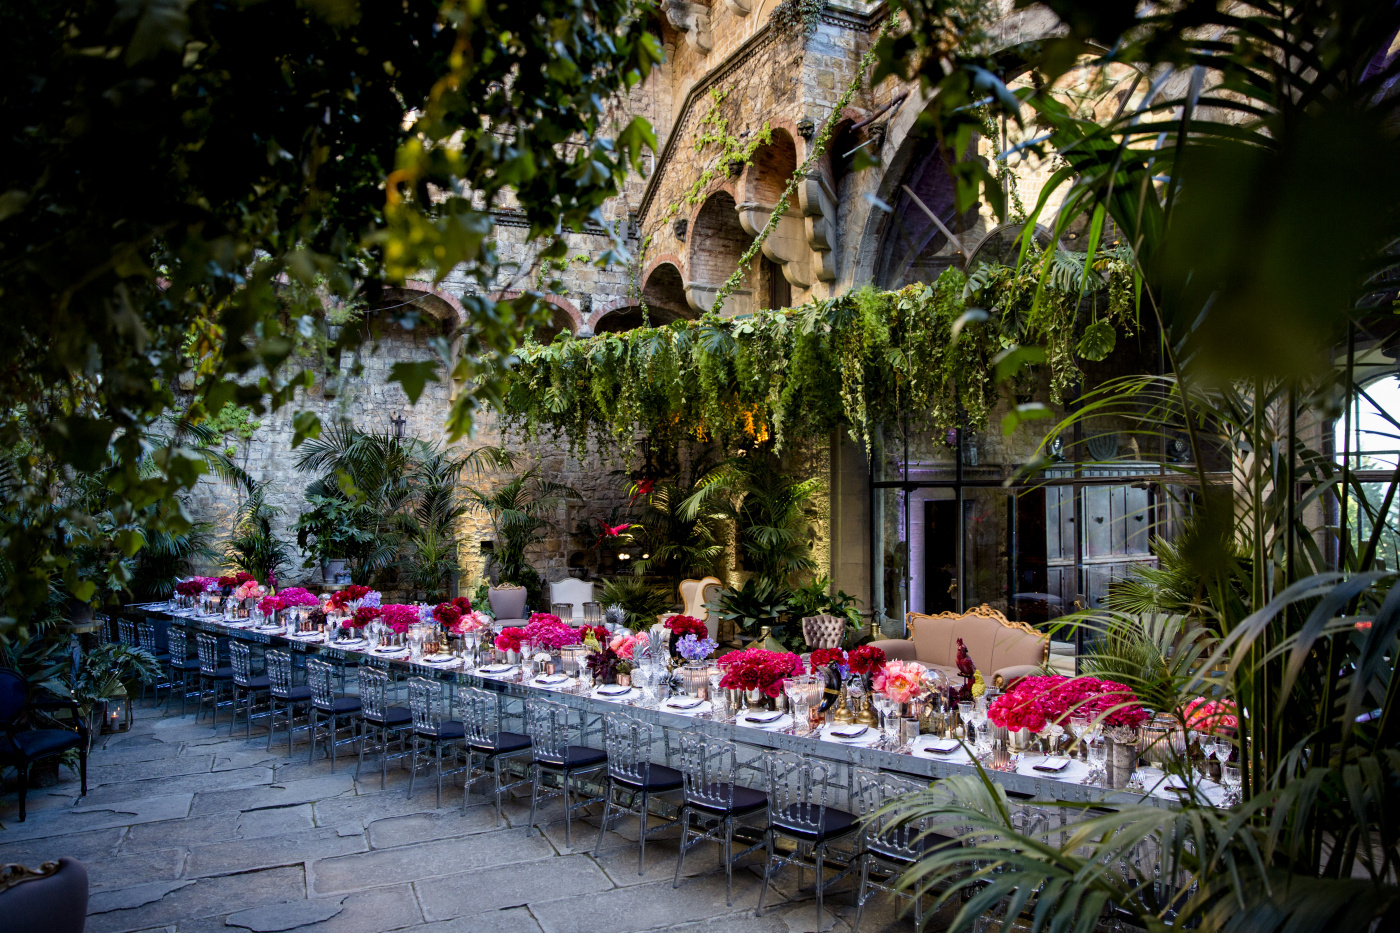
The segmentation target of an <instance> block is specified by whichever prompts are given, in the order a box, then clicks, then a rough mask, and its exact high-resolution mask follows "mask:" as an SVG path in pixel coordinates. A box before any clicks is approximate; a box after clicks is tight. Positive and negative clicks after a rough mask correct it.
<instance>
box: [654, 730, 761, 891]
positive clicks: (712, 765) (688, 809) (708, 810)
mask: <svg viewBox="0 0 1400 933" xmlns="http://www.w3.org/2000/svg"><path fill="white" fill-rule="evenodd" d="M680 744H681V777H682V779H683V780H684V785H683V790H684V797H683V798H682V803H681V812H680V814H679V815H678V816H677V819H676V821H677V822H678V823H680V824H681V840H680V852H679V854H678V855H677V856H676V877H675V879H674V880H673V881H672V883H671V887H672V888H673V889H674V888H678V887H680V884H681V874H682V873H683V872H684V871H685V854H686V852H688V851H689V850H690V849H692V848H694V847H695V846H697V845H699V844H700V843H701V842H704V841H707V840H708V841H710V842H714V843H718V844H719V847H720V860H721V861H722V862H723V863H724V891H725V904H726V905H728V906H730V907H732V906H734V864H735V863H736V862H738V861H739V859H741V858H743V857H744V856H746V855H748V854H749V853H750V852H753V851H755V850H757V849H758V848H759V845H761V843H760V844H759V845H753V846H750V847H749V848H747V849H745V850H744V851H743V852H740V853H739V854H738V855H737V856H736V855H734V854H733V853H734V826H735V824H736V823H737V822H738V821H740V820H743V819H751V818H754V817H759V816H762V815H763V813H764V812H765V811H766V810H767V808H768V795H767V794H765V793H764V792H763V791H761V790H755V789H753V788H750V787H741V786H739V784H738V782H737V777H738V770H739V748H738V746H737V745H735V744H734V743H733V742H731V741H729V740H728V739H720V738H715V737H714V736H710V735H705V734H704V733H700V732H684V733H682V734H681V743H680ZM692 820H698V821H699V823H700V828H699V829H694V828H692V826H691V822H692ZM709 823H713V824H714V825H713V826H712V827H709V828H706V825H707V824H709Z"/></svg>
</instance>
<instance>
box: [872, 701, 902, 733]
mask: <svg viewBox="0 0 1400 933" xmlns="http://www.w3.org/2000/svg"><path fill="white" fill-rule="evenodd" d="M872 702H873V703H874V705H875V712H877V713H879V714H880V728H881V730H882V731H883V732H884V734H885V741H886V743H889V744H893V743H896V742H897V741H898V739H899V719H898V718H897V717H896V716H895V714H894V713H895V702H894V700H891V699H890V698H889V697H887V696H885V695H884V694H883V693H877V694H875V695H874V697H873V698H872Z"/></svg>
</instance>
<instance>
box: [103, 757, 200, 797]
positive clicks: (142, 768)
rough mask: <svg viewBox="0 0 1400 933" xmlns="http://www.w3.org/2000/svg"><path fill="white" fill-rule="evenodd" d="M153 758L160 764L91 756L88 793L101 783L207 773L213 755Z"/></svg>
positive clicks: (118, 782)
mask: <svg viewBox="0 0 1400 933" xmlns="http://www.w3.org/2000/svg"><path fill="white" fill-rule="evenodd" d="M156 760H157V761H159V762H160V764H159V765H152V763H151V761H150V760H142V761H112V762H109V761H108V760H107V756H106V755H100V756H94V758H93V760H92V762H91V763H90V764H89V765H88V795H89V796H91V795H92V792H93V789H94V788H97V787H101V786H102V785H104V784H122V783H126V782H129V781H138V782H140V781H149V780H152V779H156V778H159V779H161V780H164V779H166V778H172V777H178V776H179V775H183V774H208V773H209V772H210V771H212V770H213V769H214V756H213V755H210V754H208V753H207V752H206V753H204V754H202V755H191V756H188V757H182V756H170V758H169V760H166V759H164V758H161V759H156ZM99 762H100V763H99ZM166 793H170V791H166Z"/></svg>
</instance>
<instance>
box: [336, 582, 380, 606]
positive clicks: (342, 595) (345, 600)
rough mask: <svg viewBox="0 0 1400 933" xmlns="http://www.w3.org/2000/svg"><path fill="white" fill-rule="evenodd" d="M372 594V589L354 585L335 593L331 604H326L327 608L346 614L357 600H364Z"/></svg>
mask: <svg viewBox="0 0 1400 933" xmlns="http://www.w3.org/2000/svg"><path fill="white" fill-rule="evenodd" d="M371 592H372V590H370V588H369V587H367V586H361V585H360V584H358V583H352V584H350V585H349V586H347V587H346V588H345V589H343V590H336V591H335V592H334V593H332V594H331V599H330V602H328V603H327V604H326V608H327V609H328V610H330V611H332V612H336V611H339V612H344V611H345V610H346V609H348V608H349V607H350V604H351V603H353V602H355V601H356V600H360V599H364V598H365V597H366V596H368V595H369V594H370V593H371Z"/></svg>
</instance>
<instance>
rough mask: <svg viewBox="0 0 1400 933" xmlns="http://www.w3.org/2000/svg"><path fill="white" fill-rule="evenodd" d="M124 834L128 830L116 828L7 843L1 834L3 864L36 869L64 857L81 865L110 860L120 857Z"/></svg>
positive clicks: (1, 833) (1, 861)
mask: <svg viewBox="0 0 1400 933" xmlns="http://www.w3.org/2000/svg"><path fill="white" fill-rule="evenodd" d="M125 835H126V828H125V827H122V826H115V827H113V828H111V829H98V830H94V831H92V832H88V833H69V834H68V835H63V836H46V837H44V838H43V839H31V840H27V841H21V842H5V841H4V839H5V834H4V833H3V832H0V864H5V863H9V862H19V863H20V864H21V865H30V866H33V865H39V864H42V863H44V862H47V861H51V860H53V859H58V858H61V857H63V856H65V855H66V856H68V857H69V858H75V859H77V860H78V861H80V862H86V861H89V860H95V859H104V858H110V857H111V856H113V855H116V854H117V846H119V845H120V844H121V841H122V838H123V837H124V836H125Z"/></svg>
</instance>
